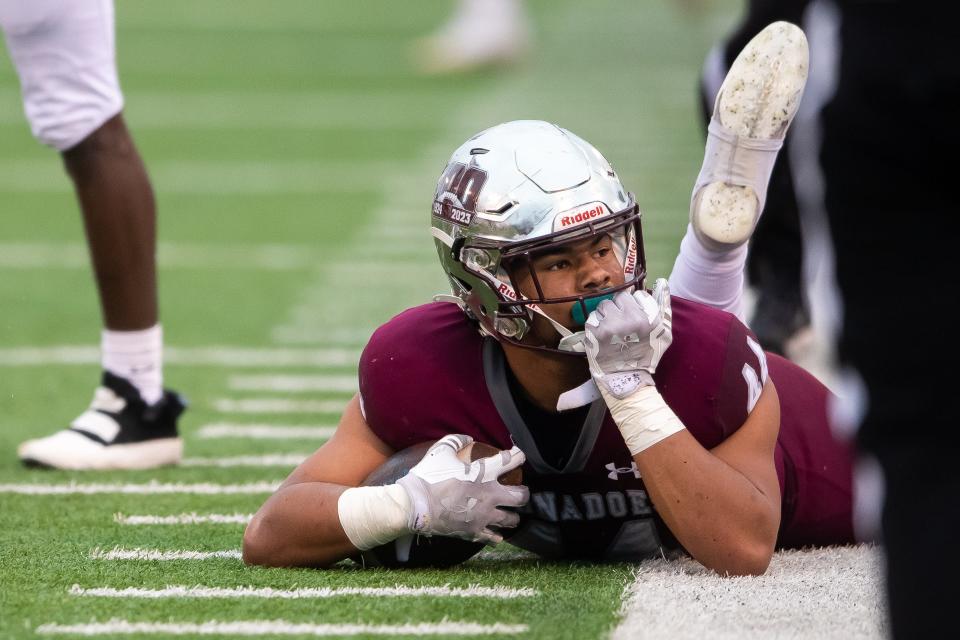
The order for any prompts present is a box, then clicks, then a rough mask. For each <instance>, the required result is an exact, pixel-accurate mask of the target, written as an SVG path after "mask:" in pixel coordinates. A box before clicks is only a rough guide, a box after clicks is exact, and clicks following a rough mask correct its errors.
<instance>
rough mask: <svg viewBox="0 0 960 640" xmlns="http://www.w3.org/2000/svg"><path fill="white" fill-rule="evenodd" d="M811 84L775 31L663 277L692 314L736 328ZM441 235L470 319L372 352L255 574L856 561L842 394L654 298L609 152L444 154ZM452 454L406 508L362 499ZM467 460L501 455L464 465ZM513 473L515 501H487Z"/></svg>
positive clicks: (727, 119) (755, 568) (764, 42)
mask: <svg viewBox="0 0 960 640" xmlns="http://www.w3.org/2000/svg"><path fill="white" fill-rule="evenodd" d="M747 54H749V55H747ZM805 77H806V43H805V40H804V38H803V34H802V33H800V32H799V30H798V29H796V27H793V26H792V25H786V24H784V23H777V24H775V25H772V26H771V27H769V28H768V30H767V31H765V32H764V33H762V34H761V35H760V36H758V37H757V39H756V40H755V41H754V42H752V43H751V44H750V45H748V48H747V49H746V50H745V54H744V55H742V56H741V59H740V60H738V62H737V63H736V64H734V66H733V68H732V69H731V71H730V74H729V75H728V79H727V82H726V83H725V85H724V86H723V88H721V92H720V96H719V98H718V100H717V106H716V108H715V115H714V123H713V125H712V127H711V139H710V142H709V143H708V145H707V153H706V156H705V160H704V167H703V170H702V171H701V174H700V178H699V179H698V183H697V184H698V186H697V187H696V189H695V191H694V197H693V200H692V204H691V225H690V227H688V232H687V236H686V238H685V239H684V241H683V245H682V248H681V253H680V256H679V257H678V260H677V265H676V266H675V268H674V273H673V276H672V278H673V280H672V281H671V282H672V284H673V285H674V287H675V289H680V290H683V291H684V294H685V296H688V297H693V298H696V299H702V300H710V301H712V303H713V304H715V305H720V306H725V307H729V308H736V306H737V305H738V303H739V295H740V289H741V288H742V277H743V274H742V271H743V263H744V258H745V255H746V247H745V242H746V240H747V239H748V238H749V236H750V233H751V231H752V229H753V226H754V225H755V224H756V218H757V215H759V211H760V210H761V209H762V204H763V194H764V191H765V189H766V184H767V183H766V181H767V178H768V177H769V169H770V167H771V166H772V164H773V160H774V158H775V156H776V151H777V149H778V148H779V144H780V142H781V141H782V138H783V135H784V133H785V130H786V127H787V126H788V124H789V122H790V118H791V117H792V114H793V113H794V112H795V110H796V104H797V102H798V101H799V96H800V93H801V91H802V87H803V82H804V80H805ZM751 92H762V93H763V95H762V96H759V95H756V94H752V93H751ZM432 221H433V228H432V231H433V235H434V238H435V239H436V245H437V249H438V252H439V254H440V261H441V263H442V265H443V268H444V270H445V271H446V273H447V275H448V277H449V279H450V283H451V285H452V288H453V296H448V297H447V299H448V300H452V301H454V302H456V304H450V303H449V302H446V301H445V302H435V303H432V304H426V305H423V306H419V307H415V308H413V309H409V310H407V311H405V312H403V313H401V314H400V315H398V316H396V317H395V318H393V319H392V320H390V321H389V322H387V323H386V324H385V325H383V326H382V327H381V328H380V329H378V330H377V331H376V332H375V333H374V335H373V336H372V337H371V339H370V341H369V343H368V344H367V346H366V349H365V350H364V352H363V355H362V357H361V361H360V369H359V375H360V393H359V394H358V395H357V396H356V397H355V398H354V399H353V400H352V401H351V402H350V403H349V404H348V406H347V408H346V410H345V412H344V415H343V417H342V419H341V421H340V425H339V427H338V429H337V431H336V434H335V435H334V436H333V438H331V439H330V441H329V442H327V443H326V444H324V445H323V446H322V447H321V448H320V449H319V450H318V451H317V452H316V453H315V454H313V455H312V456H311V457H310V458H309V459H308V460H306V461H305V462H304V463H303V464H302V465H300V467H299V468H298V469H296V470H295V471H294V472H293V473H292V474H291V476H290V477H289V478H288V479H287V481H286V482H285V483H284V485H283V486H282V487H281V488H280V489H279V490H278V491H277V493H276V494H274V495H273V496H272V497H271V498H270V499H269V500H268V501H267V502H266V503H265V504H264V505H263V507H262V508H261V509H260V510H259V512H258V513H257V514H256V516H255V517H254V518H253V520H252V521H251V523H250V525H249V526H248V528H247V530H246V533H245V535H244V544H243V548H244V558H245V560H246V561H247V562H249V563H253V564H262V565H271V566H326V565H329V564H331V563H333V562H336V561H337V560H340V559H342V558H345V557H348V556H352V555H355V554H356V553H357V550H358V549H360V550H363V549H370V548H373V547H376V546H378V545H381V544H384V543H386V542H388V541H390V540H393V539H396V538H398V537H400V536H403V535H407V534H409V533H411V532H415V533H419V534H425V535H447V536H457V537H461V538H466V539H470V540H480V541H485V542H489V543H496V542H498V541H500V540H501V539H502V538H501V536H506V537H507V538H508V539H509V541H510V542H511V543H512V544H514V545H517V546H519V547H522V548H524V549H528V550H530V551H533V552H536V553H538V554H541V555H543V556H547V557H565V558H574V557H583V558H594V559H600V560H622V559H638V558H645V557H651V556H659V555H660V554H661V553H662V552H663V550H664V549H668V548H678V547H682V548H683V549H685V550H686V551H687V552H688V553H689V554H691V555H692V556H693V557H694V558H695V559H697V560H698V561H700V562H701V563H703V564H704V565H706V566H708V567H711V568H713V569H715V570H717V571H719V572H723V573H730V574H760V573H763V572H764V571H765V570H766V567H767V565H768V563H769V561H770V558H771V555H772V554H773V551H774V549H775V547H777V546H778V545H779V546H801V545H814V544H831V543H846V542H851V541H852V539H853V535H852V518H851V513H852V504H851V502H852V501H851V477H852V472H851V454H850V451H849V450H848V449H847V448H846V447H845V446H843V445H840V444H838V443H836V442H835V441H834V440H833V438H832V437H831V434H830V432H829V428H828V425H827V415H826V408H827V402H828V396H829V393H828V391H827V390H826V388H825V387H824V386H823V385H821V384H820V383H819V382H818V381H817V380H816V379H814V378H813V377H812V376H810V375H809V374H807V373H806V372H805V371H803V370H802V369H800V368H798V367H797V366H796V365H794V364H792V363H790V362H788V361H786V360H784V359H782V358H779V357H777V356H773V355H769V354H765V353H764V352H763V351H762V350H761V349H760V347H759V345H758V344H757V342H756V340H755V339H754V337H753V335H752V334H751V333H750V331H749V330H748V329H747V328H746V327H745V326H744V325H743V324H742V323H741V322H740V321H739V320H738V319H737V317H736V316H735V315H734V314H731V313H729V312H727V311H723V310H719V309H717V308H715V307H713V306H707V305H704V304H700V303H698V302H694V301H692V300H690V299H685V298H681V297H671V295H670V292H669V290H668V287H667V285H666V282H664V281H658V282H657V283H656V286H655V287H654V289H653V292H652V293H650V292H648V291H646V290H644V287H643V284H644V277H645V275H646V267H645V260H644V253H643V244H642V236H641V226H640V214H639V209H638V206H637V204H636V202H635V201H634V198H633V196H632V195H631V194H629V193H628V192H627V191H626V190H625V189H624V188H623V186H622V185H621V183H620V180H619V179H618V177H617V175H616V174H615V173H614V171H613V169H612V168H611V167H610V165H609V164H608V163H607V161H606V160H605V159H604V158H603V157H602V156H601V155H600V153H599V152H598V151H597V150H596V149H594V148H593V147H592V146H590V145H589V144H587V143H586V142H584V141H583V140H581V139H580V138H578V137H577V136H575V135H573V134H572V133H570V132H569V131H565V130H563V129H560V128H559V127H556V126H554V125H550V124H547V123H544V122H534V121H519V122H510V123H506V124H503V125H499V126H496V127H493V128H491V129H488V130H486V131H484V132H482V133H480V134H478V135H477V136H475V137H473V138H471V139H470V140H468V141H467V142H466V143H465V144H464V145H463V146H461V147H460V148H459V149H457V151H455V152H454V154H453V157H452V158H451V161H450V163H449V165H448V166H447V168H446V170H445V171H444V173H443V175H442V176H441V178H440V183H439V186H438V188H437V192H436V198H435V202H434V206H433V218H432ZM711 264H712V265H713V267H712V268H711ZM731 265H733V267H731ZM559 408H563V409H564V410H562V411H560V410H558V409H559ZM451 434H463V436H466V437H463V436H451ZM445 436H446V437H445ZM441 438H442V440H441V441H440V442H439V443H438V444H437V445H436V446H435V447H434V448H433V449H431V451H430V452H429V453H428V454H427V456H426V457H425V459H424V461H423V462H422V463H420V464H419V465H417V466H416V467H415V468H414V469H413V470H412V471H411V472H410V473H409V474H408V475H407V476H405V477H403V478H402V479H401V480H400V481H399V482H397V483H396V484H393V485H388V486H384V487H359V488H358V485H359V484H361V483H362V482H363V480H364V478H365V477H366V476H367V475H368V474H369V473H370V472H371V471H373V470H374V469H376V468H377V467H378V466H379V465H381V464H382V463H383V462H384V461H385V460H386V459H387V458H388V457H389V456H390V455H391V454H392V453H393V452H395V451H397V450H400V449H403V448H405V447H408V446H410V445H412V444H415V443H420V442H424V441H432V440H438V439H441ZM471 438H472V439H475V440H476V441H480V442H485V443H489V444H492V445H494V446H497V447H499V448H501V449H503V451H502V453H501V454H500V455H498V456H493V457H491V458H486V459H484V460H482V461H478V462H474V463H472V464H469V465H468V464H464V463H463V462H460V461H459V460H458V459H457V458H456V456H455V452H456V450H458V449H459V448H461V447H462V446H464V445H465V444H466V443H467V442H469V440H470V439H471ZM521 464H523V465H524V466H523V483H524V485H525V487H511V486H507V485H501V484H500V483H499V482H497V480H496V478H497V476H498V475H500V474H502V473H503V472H504V471H506V470H509V469H512V468H515V467H517V466H519V465H521ZM527 490H529V496H528V493H527ZM528 498H529V500H528ZM501 507H502V508H501Z"/></svg>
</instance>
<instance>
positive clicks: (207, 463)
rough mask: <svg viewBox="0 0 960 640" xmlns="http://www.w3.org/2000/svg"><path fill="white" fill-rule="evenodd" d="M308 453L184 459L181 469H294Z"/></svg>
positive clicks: (181, 462)
mask: <svg viewBox="0 0 960 640" xmlns="http://www.w3.org/2000/svg"><path fill="white" fill-rule="evenodd" d="M309 455H310V454H309V453H267V454H264V455H262V456H234V457H231V458H184V459H183V460H181V461H180V466H181V467H221V468H226V467H295V466H297V465H298V464H300V463H301V462H303V461H304V460H306V459H307V456H309Z"/></svg>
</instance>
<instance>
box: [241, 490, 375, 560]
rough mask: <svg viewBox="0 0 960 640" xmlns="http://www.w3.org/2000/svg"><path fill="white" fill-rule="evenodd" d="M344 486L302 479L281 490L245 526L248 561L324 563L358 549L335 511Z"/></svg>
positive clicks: (346, 555)
mask: <svg viewBox="0 0 960 640" xmlns="http://www.w3.org/2000/svg"><path fill="white" fill-rule="evenodd" d="M346 489H347V487H343V486H340V485H335V484H330V483H325V482H304V483H299V484H292V485H288V486H285V487H283V488H281V489H280V490H278V491H277V492H276V493H275V494H273V495H272V496H270V498H269V499H268V500H267V501H266V503H264V505H263V506H262V507H261V508H260V510H259V511H258V512H257V513H256V515H254V517H253V519H252V520H251V521H250V524H248V525H247V529H246V531H245V532H244V534H243V559H244V562H246V563H247V564H255V565H262V566H268V567H326V566H329V565H331V564H333V563H335V562H337V561H339V560H342V559H344V558H347V557H349V556H351V555H354V554H355V553H357V549H356V547H354V546H353V544H351V543H350V540H349V539H348V538H347V535H346V534H345V533H344V530H343V526H342V525H341V524H340V518H339V516H338V513H337V501H338V500H339V498H340V494H342V493H343V492H344V491H345V490H346Z"/></svg>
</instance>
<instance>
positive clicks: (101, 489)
mask: <svg viewBox="0 0 960 640" xmlns="http://www.w3.org/2000/svg"><path fill="white" fill-rule="evenodd" d="M279 486H280V480H277V481H275V482H251V483H248V484H213V483H209V482H207V483H199V484H184V483H181V482H176V483H161V482H157V481H155V480H153V481H150V482H147V483H145V484H80V483H77V482H70V483H67V484H0V493H16V494H21V495H31V496H54V495H60V496H62V495H76V494H81V495H93V494H102V493H119V494H175V493H185V494H194V495H219V494H244V493H273V492H274V491H276V490H277V488H278V487H279Z"/></svg>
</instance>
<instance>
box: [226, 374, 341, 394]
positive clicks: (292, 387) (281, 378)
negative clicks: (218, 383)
mask: <svg viewBox="0 0 960 640" xmlns="http://www.w3.org/2000/svg"><path fill="white" fill-rule="evenodd" d="M229 386H230V388H231V389H233V390H234V391H289V392H294V393H295V392H301V391H329V392H337V393H355V392H356V391H357V387H358V385H357V376H355V375H315V376H290V375H275V376H231V377H230V382H229Z"/></svg>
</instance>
